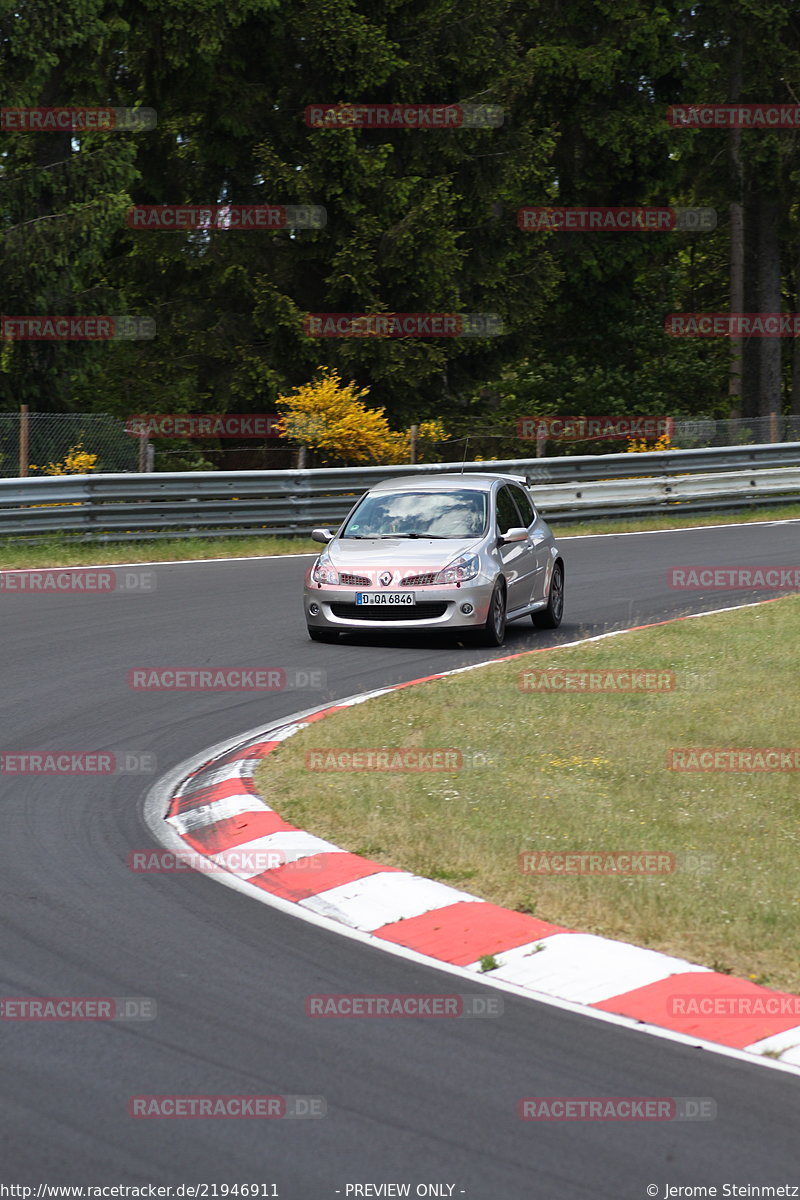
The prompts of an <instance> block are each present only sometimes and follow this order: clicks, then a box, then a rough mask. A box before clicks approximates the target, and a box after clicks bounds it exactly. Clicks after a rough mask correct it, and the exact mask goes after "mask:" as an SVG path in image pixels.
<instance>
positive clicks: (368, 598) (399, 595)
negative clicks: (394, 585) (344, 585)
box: [356, 592, 417, 607]
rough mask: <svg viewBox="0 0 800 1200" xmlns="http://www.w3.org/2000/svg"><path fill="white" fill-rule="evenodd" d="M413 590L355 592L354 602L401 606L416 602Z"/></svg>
mask: <svg viewBox="0 0 800 1200" xmlns="http://www.w3.org/2000/svg"><path fill="white" fill-rule="evenodd" d="M416 603H417V598H416V596H415V595H414V593H413V592H356V604H387V605H389V606H393V605H394V606H399V607H402V606H403V605H404V604H405V605H408V604H416Z"/></svg>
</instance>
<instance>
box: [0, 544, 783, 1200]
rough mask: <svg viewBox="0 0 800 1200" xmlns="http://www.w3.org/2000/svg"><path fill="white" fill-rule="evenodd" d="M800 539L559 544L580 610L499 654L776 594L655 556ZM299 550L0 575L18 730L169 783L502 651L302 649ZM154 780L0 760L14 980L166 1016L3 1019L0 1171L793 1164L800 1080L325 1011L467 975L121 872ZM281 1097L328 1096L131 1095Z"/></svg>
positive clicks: (327, 1191) (514, 1012)
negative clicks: (669, 1107)
mask: <svg viewBox="0 0 800 1200" xmlns="http://www.w3.org/2000/svg"><path fill="white" fill-rule="evenodd" d="M799 546H800V523H793V524H779V525H777V524H776V525H762V526H757V525H756V526H742V527H732V528H728V529H724V528H716V529H710V530H694V531H685V532H676V533H669V534H666V533H664V534H653V535H640V536H633V537H631V536H628V537H613V538H612V537H602V538H596V539H593V540H590V539H575V540H570V541H565V542H564V543H563V550H564V555H565V561H566V567H567V607H566V618H565V623H564V625H563V626H562V628H561V629H560V630H558V631H556V633H554V634H547V633H543V632H536V631H534V630H533V628H532V627H531V625H530V622H528V621H525V622H520V623H519V624H518V625H512V626H510V627H509V631H508V636H507V641H506V647H505V652H513V651H514V650H518V649H525V648H533V647H535V646H540V645H546V644H548V643H549V642H554V641H569V640H573V639H575V638H576V637H578V636H585V635H590V634H593V633H599V632H602V631H604V630H607V629H610V628H621V627H625V626H628V625H631V624H641V623H646V622H649V621H655V620H659V619H662V618H665V617H669V616H674V615H679V614H681V613H687V612H691V611H700V610H702V609H715V608H720V607H724V606H726V605H732V604H737V603H742V602H745V601H748V600H753V599H760V598H763V597H764V596H765V595H767V594H769V593H764V592H759V593H742V592H736V593H732V592H729V593H723V592H707V593H701V592H681V591H672V590H670V589H669V588H668V586H667V582H666V572H667V568H668V567H670V566H673V565H700V564H702V565H710V564H717V565H722V566H730V565H734V564H747V565H779V566H786V565H788V564H791V563H796V562H797V561H798V547H799ZM306 565H307V559H305V558H282V559H272V560H270V559H259V560H243V561H242V560H240V561H230V562H209V563H204V564H200V563H197V564H172V565H159V566H157V567H155V568H152V569H153V570H154V571H155V572H156V579H157V587H156V589H155V591H153V592H152V593H149V594H141V595H137V594H135V593H132V594H117V593H112V594H108V595H102V594H101V595H92V594H70V595H66V594H65V595H28V594H21V593H8V592H7V593H2V592H0V606H2V613H3V620H2V626H1V627H0V628H2V664H3V668H2V682H3V688H2V703H3V735H2V749H3V750H4V751H6V752H12V751H27V752H30V751H37V750H38V751H54V750H60V751H75V752H77V751H100V750H103V751H107V750H110V751H114V752H116V753H124V752H126V751H145V750H146V751H151V752H153V753H154V754H155V756H156V759H157V764H158V774H162V773H164V772H166V771H167V770H169V769H170V768H172V767H173V766H174V765H175V764H177V763H179V762H181V761H182V760H183V759H185V758H188V757H189V756H191V755H194V754H196V753H198V752H200V751H202V750H203V749H204V748H205V747H207V746H210V745H212V744H214V743H216V742H218V741H220V740H222V739H224V738H227V737H232V736H234V735H236V734H237V733H240V732H242V731H245V730H248V729H251V728H252V727H254V726H256V725H258V724H259V723H261V722H264V723H266V722H267V721H269V720H271V719H273V718H279V717H281V716H283V715H286V714H288V713H291V712H294V711H296V710H298V709H303V708H307V707H309V706H310V705H312V704H316V703H317V702H320V703H322V702H324V701H325V700H328V699H335V698H340V697H343V696H347V695H351V694H352V693H354V692H357V691H362V690H365V689H368V688H371V687H379V686H383V685H386V684H390V683H395V682H400V681H402V680H405V679H414V678H416V677H418V676H421V675H425V674H429V673H430V672H431V671H435V670H441V669H447V668H448V667H456V666H460V665H463V664H465V663H468V662H474V661H478V660H479V659H481V658H488V657H492V652H491V651H488V650H479V649H474V648H463V647H458V646H453V645H449V646H442V645H439V644H437V642H436V640H435V639H432V638H430V637H429V636H424V635H420V634H415V635H412V636H408V637H406V638H404V639H403V640H402V641H395V642H392V641H391V640H390V637H389V635H387V634H386V633H385V632H384V633H380V632H378V633H377V634H374V635H370V636H369V637H359V638H357V639H348V640H347V641H346V642H343V643H341V644H339V645H335V646H326V645H316V644H313V643H312V642H310V641H309V640H308V638H307V636H306V632H305V626H304V621H303V614H302V609H301V604H300V585H301V579H302V573H303V571H304V569H305V566H306ZM136 666H195V667H197V666H240V667H255V666H275V667H285V668H287V669H290V670H291V669H318V668H322V669H323V670H324V671H325V672H326V673H327V688H326V689H325V690H323V691H319V690H316V691H309V690H305V691H298V692H292V691H283V692H275V693H270V694H266V695H265V694H256V693H232V692H229V693H223V692H216V693H202V692H152V691H148V692H137V691H134V690H131V689H130V688H129V687H128V685H127V672H128V670H129V669H131V668H132V667H136ZM153 779H154V776H150V775H148V776H144V775H128V776H117V777H114V778H103V777H83V778H77V777H49V778H48V777H42V776H27V777H26V776H17V777H15V776H11V775H4V776H0V788H1V789H2V790H1V795H2V800H1V803H2V837H0V894H1V897H2V914H3V916H2V922H1V923H0V947H1V949H0V977H1V978H0V994H1V995H2V996H23V997H31V996H111V997H120V996H136V997H152V998H154V999H155V1001H156V1003H157V1006H158V1017H157V1019H156V1020H151V1021H141V1022H114V1023H104V1022H100V1021H89V1022H63V1021H62V1022H59V1021H53V1022H45V1021H29V1022H25V1021H2V1022H0V1037H2V1047H3V1070H2V1072H0V1105H1V1106H2V1119H1V1120H0V1183H5V1184H21V1185H33V1186H34V1187H35V1186H36V1185H38V1184H39V1183H42V1182H45V1183H50V1184H106V1185H108V1184H125V1183H128V1184H142V1183H153V1184H172V1185H176V1184H180V1183H186V1184H193V1183H201V1182H205V1183H209V1184H210V1183H218V1184H220V1183H227V1184H235V1183H239V1184H242V1183H248V1184H250V1183H270V1184H271V1183H274V1184H276V1185H277V1188H276V1193H277V1195H279V1196H280V1197H281V1198H282V1200H295V1198H296V1200H323V1198H328V1197H331V1198H333V1197H336V1196H337V1195H338V1196H342V1197H345V1196H346V1194H347V1192H346V1188H347V1185H348V1184H374V1185H380V1184H387V1183H408V1184H410V1185H411V1191H410V1194H411V1195H412V1196H413V1195H415V1194H416V1190H415V1189H416V1185H417V1184H438V1185H450V1184H452V1185H455V1186H454V1189H453V1191H452V1195H453V1196H454V1197H460V1196H465V1197H469V1198H473V1200H484V1198H485V1200H489V1198H490V1197H498V1198H499V1200H582V1198H589V1197H591V1198H592V1200H600V1198H608V1200H627V1198H628V1197H630V1198H639V1197H645V1196H646V1195H647V1194H648V1193H647V1185H648V1184H658V1185H659V1192H658V1194H659V1195H660V1196H664V1195H666V1193H665V1191H664V1187H665V1185H666V1184H667V1183H669V1184H672V1185H684V1186H685V1185H711V1184H715V1185H716V1186H717V1187H718V1189H720V1190H719V1192H718V1194H719V1195H723V1194H725V1193H723V1192H722V1190H721V1188H722V1185H723V1184H725V1183H729V1184H737V1185H740V1186H741V1185H744V1184H761V1185H765V1184H772V1185H781V1184H784V1185H797V1184H800V1154H798V1149H797V1147H798V1136H797V1127H798V1113H799V1112H800V1103H799V1101H800V1079H798V1078H797V1076H795V1075H792V1074H789V1073H788V1072H784V1071H780V1070H773V1069H769V1068H766V1067H762V1066H760V1065H757V1064H753V1065H750V1064H748V1063H745V1062H742V1061H739V1060H736V1059H732V1058H726V1057H723V1056H721V1055H716V1054H713V1053H706V1052H704V1051H701V1050H697V1049H693V1048H690V1047H687V1046H684V1045H681V1044H677V1043H672V1042H669V1041H665V1040H662V1039H660V1038H654V1037H649V1036H647V1035H644V1034H640V1033H637V1032H632V1031H629V1030H626V1029H624V1028H621V1027H617V1026H614V1025H611V1024H606V1023H603V1022H601V1021H597V1020H592V1019H590V1018H588V1017H584V1016H579V1015H575V1014H573V1013H570V1012H566V1011H563V1010H561V1009H558V1008H555V1007H550V1006H548V1005H545V1004H539V1003H534V1002H531V1001H528V1000H524V999H522V998H517V997H515V996H512V995H508V994H504V993H503V999H504V1003H505V1014H504V1016H503V1017H502V1018H500V1019H495V1020H454V1021H447V1020H427V1021H426V1020H416V1021H415V1020H372V1021H369V1020H366V1021H347V1020H316V1021H315V1020H310V1019H309V1018H307V1017H306V1016H305V1013H304V998H305V997H306V995H308V994H309V993H320V992H332V993H369V994H374V993H402V992H410V993H433V992H444V993H447V994H452V993H453V991H454V990H458V988H457V987H454V982H455V981H454V980H453V978H452V977H451V976H448V975H446V974H443V973H440V972H438V971H436V970H434V969H429V968H426V967H422V966H418V965H416V964H414V963H409V962H404V961H402V960H400V959H398V958H394V957H392V956H391V955H388V954H383V953H381V952H379V951H377V950H373V949H372V948H370V947H367V946H363V945H360V944H358V943H356V942H353V941H351V940H349V939H346V938H340V937H337V936H336V935H334V934H330V933H328V932H327V931H324V930H321V929H319V928H315V927H313V926H310V925H308V924H306V923H304V922H302V921H300V920H297V919H295V918H293V917H291V916H289V915H285V914H283V913H279V912H277V911H274V910H271V909H269V908H267V907H266V906H265V905H261V904H257V903H254V902H252V901H251V900H249V899H248V898H247V897H244V896H242V895H239V894H238V893H236V892H234V891H232V890H230V889H228V888H224V887H220V886H219V885H218V884H216V883H215V882H214V881H213V880H212V879H209V878H204V877H202V876H200V875H197V874H192V873H179V874H172V875H156V874H135V873H133V872H131V871H130V870H129V869H128V867H127V865H126V858H127V856H128V854H129V853H130V852H131V851H132V850H135V849H141V848H146V847H149V846H151V845H152V844H153V843H152V839H151V837H150V836H149V834H148V833H147V831H146V827H145V825H144V822H143V820H142V816H141V805H142V798H143V796H144V793H145V791H146V790H147V788H148V787H149V786H150V784H151V783H152V782H153ZM475 990H476V991H477V990H478V987H476V989H475ZM276 1093H300V1094H305V1095H315V1096H324V1097H325V1100H326V1102H327V1109H328V1113H327V1116H326V1117H325V1118H323V1119H318V1120H279V1121H264V1120H252V1119H251V1120H231V1119H229V1120H144V1119H132V1118H131V1117H129V1116H128V1113H127V1102H128V1098H129V1097H130V1096H132V1095H142V1094H157V1095H164V1094H182V1095H187V1094H193V1095H194V1094H203V1095H211V1094H214V1095H217V1094H224V1095H231V1094H248V1095H250V1094H276ZM532 1094H536V1095H539V1096H565V1095H568V1096H635V1097H643V1096H695V1097H712V1098H714V1099H715V1100H716V1102H717V1105H718V1117H717V1119H716V1120H713V1121H707V1122H685V1123H674V1122H642V1121H633V1122H625V1121H622V1122H613V1123H607V1122H596V1121H595V1122H591V1121H590V1122H575V1121H562V1122H558V1121H552V1122H536V1123H534V1122H524V1121H521V1120H519V1119H518V1118H517V1116H516V1111H515V1109H516V1103H517V1100H518V1099H519V1098H520V1097H523V1096H529V1095H532ZM33 1194H34V1195H35V1192H34V1193H33ZM211 1194H212V1193H211V1192H209V1195H211ZM349 1194H350V1195H354V1194H357V1193H354V1192H352V1191H350V1193H349ZM361 1194H362V1195H365V1194H366V1195H370V1194H371V1195H380V1194H381V1193H380V1192H377V1191H373V1192H366V1193H364V1192H362V1193H361ZM383 1194H389V1195H391V1194H392V1192H389V1193H386V1192H384V1193H383ZM395 1194H397V1193H395ZM434 1194H435V1193H434ZM441 1194H442V1195H448V1194H450V1193H449V1192H448V1190H447V1188H445V1189H444V1191H442V1192H441ZM651 1194H652V1193H651ZM728 1194H732V1193H728ZM754 1194H757V1193H754ZM787 1194H792V1193H791V1192H789V1193H787Z"/></svg>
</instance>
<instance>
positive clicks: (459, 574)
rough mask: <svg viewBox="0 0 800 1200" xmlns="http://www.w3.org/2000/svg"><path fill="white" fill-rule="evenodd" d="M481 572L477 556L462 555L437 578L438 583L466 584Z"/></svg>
mask: <svg viewBox="0 0 800 1200" xmlns="http://www.w3.org/2000/svg"><path fill="white" fill-rule="evenodd" d="M479 571H480V563H479V562H478V556H477V554H462V555H461V556H460V558H455V559H453V561H452V562H451V563H450V565H449V566H447V567H445V568H444V570H443V571H440V572H439V574H438V575H437V576H436V582H437V583H466V582H467V580H468V579H474V578H475V576H476V575H477V574H478V572H479Z"/></svg>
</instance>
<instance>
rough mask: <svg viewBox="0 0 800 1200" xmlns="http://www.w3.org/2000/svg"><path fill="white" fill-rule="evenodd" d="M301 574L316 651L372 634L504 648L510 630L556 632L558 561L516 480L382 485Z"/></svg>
mask: <svg viewBox="0 0 800 1200" xmlns="http://www.w3.org/2000/svg"><path fill="white" fill-rule="evenodd" d="M312 537H313V538H314V540H315V541H317V542H322V543H323V544H325V547H326V548H325V549H324V550H323V551H322V553H321V554H320V555H319V557H318V558H317V559H316V560H315V561H314V563H313V565H312V566H311V567H309V569H308V571H307V572H306V578H305V589H304V608H305V615H306V622H307V624H308V633H309V637H311V638H312V639H313V640H314V641H315V642H335V641H336V640H337V638H338V637H339V634H340V633H347V632H348V631H351V632H352V631H356V630H365V629H372V630H375V629H376V628H387V629H441V630H443V631H450V632H461V631H468V630H473V631H475V633H476V634H477V635H478V636H479V637H480V640H481V641H482V642H484V643H485V644H487V645H490V646H500V645H502V643H503V639H504V637H505V629H506V621H515V620H517V619H518V618H519V617H526V616H530V617H531V620H532V621H533V624H534V625H536V626H538V627H539V628H541V629H555V628H556V627H557V626H558V625H560V623H561V617H562V614H563V611H564V563H563V561H562V558H561V554H560V551H559V549H558V547H557V545H556V543H555V539H554V537H553V534H552V532H551V531H550V529H549V527H548V526H547V525H546V524H545V522H544V521H543V520H542V518H541V516H540V515H539V514H538V513H537V511H536V506H535V504H534V501H533V497H532V496H531V494H530V492H529V491H528V488H527V486H526V484H525V481H524V480H523V479H520V478H517V477H516V476H513V475H488V474H487V475H478V474H474V475H473V474H457V473H452V474H442V475H413V476H406V477H405V478H400V479H387V480H385V481H384V482H383V483H379V484H377V485H376V486H375V487H374V488H372V489H371V490H370V491H369V492H367V493H366V495H364V496H362V498H361V499H360V500H359V502H358V503H357V504H356V505H355V507H354V508H353V509H352V511H351V512H350V514H349V516H348V517H347V518H346V519H345V521H344V522H343V524H342V526H341V527H340V529H339V530H338V532H337V533H333V532H332V531H331V530H330V529H315V530H314V531H313V533H312Z"/></svg>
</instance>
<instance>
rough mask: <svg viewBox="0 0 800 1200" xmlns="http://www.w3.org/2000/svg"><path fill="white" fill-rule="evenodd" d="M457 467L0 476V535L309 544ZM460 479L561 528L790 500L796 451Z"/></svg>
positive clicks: (655, 458)
mask: <svg viewBox="0 0 800 1200" xmlns="http://www.w3.org/2000/svg"><path fill="white" fill-rule="evenodd" d="M461 470H462V464H461V463H426V464H424V465H420V466H389V467H387V466H379V467H343V468H318V469H312V470H307V471H229V472H228V471H226V472H220V471H208V472H205V471H203V472H200V471H189V472H180V473H163V474H162V473H156V474H142V475H130V474H124V475H63V476H53V477H48V478H38V479H0V537H11V536H27V535H29V534H42V533H45V534H46V533H54V532H64V533H71V534H77V535H83V538H85V539H91V540H98V541H104V540H108V541H112V540H113V541H121V540H127V541H134V540H137V539H149V538H155V537H167V536H178V537H214V536H220V535H223V534H224V535H239V534H241V535H244V534H282V535H302V534H306V535H307V534H308V533H309V532H310V531H311V529H312V528H313V527H314V526H315V525H334V526H335V525H336V524H338V523H339V522H340V521H341V520H342V519H343V518H344V517H345V516H346V514H347V512H348V511H349V510H350V508H351V507H352V505H353V504H354V503H355V501H356V500H357V499H358V498H359V496H360V495H361V494H362V493H363V492H364V491H366V490H367V489H368V488H369V487H370V486H372V484H374V483H375V482H377V481H378V480H380V479H386V478H388V477H392V478H396V477H402V476H404V475H405V476H410V475H436V474H440V473H442V472H452V471H461ZM463 470H464V472H465V473H467V474H470V473H474V472H478V473H481V472H486V471H488V472H492V473H502V474H511V475H523V476H527V478H528V479H529V481H530V484H531V487H532V490H533V494H534V497H535V499H536V501H537V503H538V505H539V507H540V508H541V510H542V511H543V512H544V514H545V515H546V517H547V518H548V519H552V520H558V521H561V522H565V521H570V520H578V519H586V518H594V517H605V516H620V515H621V514H623V513H624V514H626V515H630V516H636V515H639V514H645V513H652V512H661V511H669V510H671V509H673V508H675V509H676V510H677V509H678V508H679V510H680V511H681V512H683V511H685V510H687V509H692V510H693V511H702V510H705V511H711V510H716V509H721V508H734V507H738V508H742V507H747V506H750V505H754V504H765V503H773V504H774V503H776V502H778V501H780V500H785V501H790V500H795V499H800V442H778V443H770V444H767V445H762V446H723V447H715V448H713V449H703V450H672V451H656V452H649V453H644V454H604V455H586V456H583V457H559V458H529V459H511V460H504V461H493V462H479V463H466V464H464V467H463Z"/></svg>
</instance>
